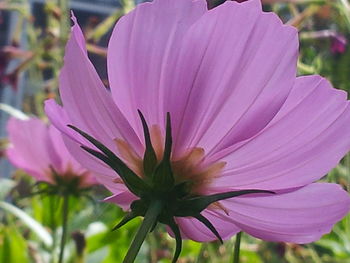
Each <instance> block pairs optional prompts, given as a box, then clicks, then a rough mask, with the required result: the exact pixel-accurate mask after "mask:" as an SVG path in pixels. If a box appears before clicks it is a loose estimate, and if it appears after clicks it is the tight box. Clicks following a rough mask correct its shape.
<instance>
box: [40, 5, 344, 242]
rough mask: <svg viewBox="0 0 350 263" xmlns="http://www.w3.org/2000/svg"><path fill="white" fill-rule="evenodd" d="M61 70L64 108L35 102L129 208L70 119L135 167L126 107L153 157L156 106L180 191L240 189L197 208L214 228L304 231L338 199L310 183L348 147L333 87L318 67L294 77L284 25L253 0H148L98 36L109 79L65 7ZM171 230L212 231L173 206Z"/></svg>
mask: <svg viewBox="0 0 350 263" xmlns="http://www.w3.org/2000/svg"><path fill="white" fill-rule="evenodd" d="M73 19H74V22H75V24H74V26H73V28H72V35H71V37H70V40H69V41H68V44H67V47H66V55H65V59H64V67H63V69H62V72H61V75H60V94H61V98H62V101H63V108H62V107H61V106H58V105H57V104H56V103H55V102H54V101H53V100H49V101H47V102H46V112H47V114H48V115H49V117H50V119H51V121H52V122H53V123H54V125H55V126H56V127H58V128H59V129H60V130H61V131H62V132H63V133H64V134H65V135H64V139H65V142H66V145H67V147H68V149H69V151H70V152H71V153H72V154H73V155H74V156H75V157H76V158H77V160H79V161H80V162H81V163H82V164H83V165H84V166H86V167H87V168H89V169H91V170H92V171H94V172H96V174H98V176H97V179H98V180H99V182H101V183H102V184H104V185H105V186H106V187H107V188H108V189H109V190H110V191H111V192H112V193H114V195H113V196H112V197H110V198H109V199H108V200H109V201H111V202H115V203H117V204H118V205H120V206H121V207H123V208H124V209H129V206H130V204H131V202H132V201H133V200H135V199H136V198H137V197H136V196H135V195H134V194H132V193H131V192H130V191H128V189H127V188H126V186H125V185H124V184H123V181H122V180H121V179H120V178H119V177H118V176H117V175H116V174H115V172H114V171H113V170H112V169H110V168H109V167H108V166H106V165H105V164H104V163H103V162H101V161H100V160H99V159H97V158H95V157H93V156H91V155H89V154H87V153H86V152H84V151H82V150H81V148H80V147H79V146H80V144H85V145H88V146H90V144H87V141H86V140H85V139H83V138H82V137H81V136H80V135H79V134H77V133H75V132H74V131H73V130H71V129H68V128H67V124H72V125H74V126H76V127H78V128H80V129H81V130H83V131H86V132H87V133H88V134H90V135H91V136H93V137H95V138H96V139H97V140H98V141H100V142H102V143H103V144H104V145H105V146H106V147H108V148H109V149H111V150H112V151H113V152H114V153H115V154H116V155H117V156H118V157H120V158H121V159H122V160H123V161H124V162H125V163H126V164H127V165H128V166H129V167H130V168H131V169H132V170H133V171H134V172H135V173H137V174H138V175H139V176H140V177H143V176H144V170H143V167H142V158H143V154H144V151H145V142H144V139H143V130H142V125H141V122H140V120H139V116H138V113H137V109H140V111H141V112H142V113H143V114H144V115H145V118H146V119H147V122H148V123H149V124H150V130H151V138H152V144H153V146H154V148H155V152H156V155H157V159H158V160H160V158H161V157H160V156H161V154H162V152H163V146H162V145H163V140H164V135H165V125H164V124H165V116H166V113H167V112H169V113H170V116H171V124H172V138H173V149H172V155H171V166H172V169H173V173H174V177H175V180H176V181H177V182H182V181H188V182H190V183H191V188H190V189H189V192H188V194H190V195H198V194H199V195H202V194H205V195H208V194H214V193H221V192H227V191H233V190H242V189H264V190H272V191H274V192H276V194H274V195H271V194H259V195H245V196H240V197H235V198H231V199H227V200H223V201H220V202H217V203H215V204H212V205H210V206H209V207H207V209H205V210H204V211H203V212H202V213H201V214H202V215H203V216H205V217H206V218H207V219H209V220H210V221H211V222H212V223H213V225H214V226H215V227H216V229H217V231H218V232H219V234H220V235H221V237H222V238H223V239H228V238H230V237H231V236H232V235H234V234H235V233H237V232H239V231H245V232H247V233H249V234H251V235H253V236H255V237H258V238H261V239H265V240H270V241H287V242H295V243H307V242H312V241H314V240H317V239H319V238H320V237H321V236H322V235H323V234H325V233H328V232H330V230H331V228H332V226H333V225H334V224H335V223H336V222H337V221H339V220H340V219H341V218H342V217H344V215H346V214H347V213H348V211H349V209H350V198H349V196H348V194H347V193H346V192H345V191H344V190H343V189H342V188H341V187H340V186H339V185H337V184H331V183H314V182H315V181H317V180H319V179H320V178H322V177H323V176H324V175H325V174H326V173H327V172H329V171H330V170H331V169H332V168H333V167H335V166H336V165H337V163H338V162H339V161H340V159H341V158H342V157H343V156H344V155H345V154H346V153H347V152H348V150H349V148H350V138H349V134H350V125H349V123H350V109H349V102H348V101H347V99H346V93H345V92H344V91H340V90H336V89H334V88H332V87H331V85H330V84H329V82H328V81H327V80H325V79H323V78H321V77H320V76H307V77H296V62H297V56H298V37H297V31H296V30H295V29H294V28H292V27H289V26H284V25H282V23H281V21H280V19H279V18H278V17H277V16H276V15H275V14H272V13H265V12H262V10H261V4H260V2H259V1H254V0H252V1H247V2H245V3H242V4H238V3H236V2H226V3H224V4H222V5H220V6H219V7H217V8H214V9H212V10H210V11H207V8H206V2H205V1H204V0H198V1H191V0H177V1H174V0H155V1H154V2H153V3H145V4H140V5H139V6H138V7H137V8H136V9H135V10H134V11H132V12H130V13H129V14H127V15H126V16H124V17H123V18H121V19H120V20H119V22H118V23H117V25H116V27H115V28H114V31H113V34H112V36H111V39H110V43H109V48H108V58H107V59H108V61H107V62H108V74H109V82H110V87H111V92H109V91H108V90H106V89H105V87H104V85H103V84H102V82H101V80H100V79H99V77H98V75H97V73H96V71H95V69H94V67H93V65H92V64H91V62H90V61H89V59H88V56H87V51H86V48H85V40H84V38H83V35H82V32H81V30H80V28H79V26H78V25H77V23H76V21H75V18H74V17H73ZM175 220H176V223H177V224H178V225H179V227H180V230H181V235H182V237H184V238H189V239H193V240H196V241H209V240H214V239H216V237H215V235H214V234H213V233H212V232H211V231H210V230H209V229H208V228H207V227H206V226H205V225H204V224H202V223H201V222H199V221H198V220H197V219H195V218H192V217H176V218H175Z"/></svg>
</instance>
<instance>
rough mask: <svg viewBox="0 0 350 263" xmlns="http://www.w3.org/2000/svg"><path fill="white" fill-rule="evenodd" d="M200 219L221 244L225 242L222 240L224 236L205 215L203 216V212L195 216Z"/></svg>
mask: <svg viewBox="0 0 350 263" xmlns="http://www.w3.org/2000/svg"><path fill="white" fill-rule="evenodd" d="M194 217H195V218H196V219H197V220H198V221H200V222H201V223H203V224H204V225H205V226H206V227H207V228H208V229H209V230H210V231H211V232H212V233H213V234H214V235H215V236H216V237H217V239H218V240H219V241H220V243H221V244H223V243H224V242H223V241H222V238H221V236H220V234H219V232H218V231H217V230H216V228H215V227H214V226H213V224H212V223H211V222H210V221H209V220H208V219H207V218H205V217H204V216H202V215H201V214H198V215H196V216H194Z"/></svg>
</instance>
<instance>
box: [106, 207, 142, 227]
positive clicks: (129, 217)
mask: <svg viewBox="0 0 350 263" xmlns="http://www.w3.org/2000/svg"><path fill="white" fill-rule="evenodd" d="M137 216H138V215H137V214H136V213H134V212H133V211H131V212H129V213H127V214H126V215H125V216H124V217H123V219H122V220H121V221H120V222H119V223H118V224H117V225H116V226H115V227H113V228H112V231H115V230H117V229H119V228H121V227H122V226H124V225H125V224H127V223H128V222H129V221H131V220H133V219H134V218H135V217H137Z"/></svg>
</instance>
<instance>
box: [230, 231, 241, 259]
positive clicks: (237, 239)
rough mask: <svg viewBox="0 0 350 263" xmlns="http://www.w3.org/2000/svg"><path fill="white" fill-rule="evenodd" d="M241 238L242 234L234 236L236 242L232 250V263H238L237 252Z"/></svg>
mask: <svg viewBox="0 0 350 263" xmlns="http://www.w3.org/2000/svg"><path fill="white" fill-rule="evenodd" d="M241 238H242V232H239V233H237V235H236V242H235V248H234V250H233V261H232V263H239V252H240V248H241Z"/></svg>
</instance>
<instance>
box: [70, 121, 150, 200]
mask: <svg viewBox="0 0 350 263" xmlns="http://www.w3.org/2000/svg"><path fill="white" fill-rule="evenodd" d="M68 127H69V128H71V129H73V130H74V131H76V132H78V133H79V134H80V135H82V136H83V137H84V138H85V139H87V140H88V141H89V142H91V143H92V144H93V145H94V146H96V148H97V149H99V150H100V151H101V152H102V153H101V152H98V151H96V150H94V149H91V148H89V147H87V146H84V145H82V146H81V148H82V149H84V150H85V151H87V152H88V153H90V154H92V155H93V156H95V157H96V158H98V159H100V160H101V161H103V162H104V163H105V164H107V165H108V166H110V167H111V168H112V169H113V170H114V171H116V172H117V174H118V175H119V176H120V178H121V179H122V180H123V182H124V184H125V185H126V187H127V188H128V189H129V190H130V191H131V192H132V193H133V194H135V195H137V196H141V195H142V194H143V193H145V192H147V191H148V190H149V187H148V185H147V184H146V183H145V182H144V181H143V180H142V179H141V178H140V177H139V176H137V175H136V174H135V173H134V172H133V171H132V170H131V169H130V168H129V167H128V166H127V165H126V164H125V163H124V162H123V161H122V160H120V159H119V158H118V157H117V156H116V155H115V154H114V153H113V152H112V151H111V150H109V149H108V148H107V147H106V146H104V145H103V144H102V143H101V142H99V141H97V140H96V139H95V138H93V137H92V136H90V135H89V134H87V133H85V132H83V131H82V130H80V129H79V128H77V127H74V126H72V125H68Z"/></svg>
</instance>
